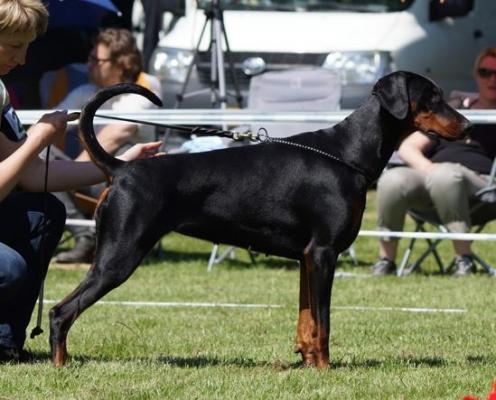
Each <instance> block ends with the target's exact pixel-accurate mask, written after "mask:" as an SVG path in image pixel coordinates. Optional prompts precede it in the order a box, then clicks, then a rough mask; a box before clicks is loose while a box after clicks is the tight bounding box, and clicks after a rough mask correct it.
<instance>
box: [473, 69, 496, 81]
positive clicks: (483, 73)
mask: <svg viewBox="0 0 496 400" xmlns="http://www.w3.org/2000/svg"><path fill="white" fill-rule="evenodd" d="M477 74H478V75H479V76H480V77H481V78H483V79H489V78H490V77H491V76H494V77H496V70H495V69H489V68H478V69H477Z"/></svg>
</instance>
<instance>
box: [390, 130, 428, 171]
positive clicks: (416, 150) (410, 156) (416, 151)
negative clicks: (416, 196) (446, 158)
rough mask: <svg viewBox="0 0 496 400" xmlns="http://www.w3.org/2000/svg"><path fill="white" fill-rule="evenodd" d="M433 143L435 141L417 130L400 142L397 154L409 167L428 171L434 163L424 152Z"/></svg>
mask: <svg viewBox="0 0 496 400" xmlns="http://www.w3.org/2000/svg"><path fill="white" fill-rule="evenodd" d="M434 144H435V141H434V140H433V139H431V138H429V137H427V136H426V135H424V134H423V133H422V132H420V131H417V132H414V133H412V134H411V135H410V136H408V137H407V138H406V139H405V140H403V142H402V143H401V145H400V147H399V149H398V154H399V156H400V157H401V159H402V160H403V161H405V163H407V164H408V165H409V166H410V167H412V168H414V169H417V170H419V171H423V172H429V171H430V170H431V169H432V168H434V167H435V164H434V163H433V162H432V161H431V160H429V159H428V158H427V157H426V156H425V152H426V151H427V150H428V149H429V148H430V147H432V146H433V145H434Z"/></svg>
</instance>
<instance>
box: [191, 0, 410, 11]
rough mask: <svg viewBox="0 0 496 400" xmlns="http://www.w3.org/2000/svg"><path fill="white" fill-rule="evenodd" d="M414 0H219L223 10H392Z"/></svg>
mask: <svg viewBox="0 0 496 400" xmlns="http://www.w3.org/2000/svg"><path fill="white" fill-rule="evenodd" d="M413 2H414V0H375V1H365V0H219V2H218V4H219V5H220V6H221V8H222V9H223V10H258V11H329V10H335V11H356V12H393V11H402V10H405V9H407V8H408V7H410V6H411V5H412V3H413ZM198 4H199V7H200V8H203V9H205V8H209V7H211V5H212V0H198Z"/></svg>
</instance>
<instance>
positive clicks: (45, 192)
mask: <svg viewBox="0 0 496 400" xmlns="http://www.w3.org/2000/svg"><path fill="white" fill-rule="evenodd" d="M50 147H51V146H50V145H48V147H47V149H46V158H45V182H44V185H43V213H44V215H43V223H42V225H41V239H40V242H41V243H40V259H41V263H40V264H41V265H43V263H44V262H45V233H46V226H47V214H48V204H47V196H48V166H49V162H50V161H49V158H50ZM47 268H48V267H47ZM44 297H45V279H43V280H42V281H41V286H40V291H39V294H38V314H37V316H36V326H35V327H34V328H33V329H32V330H31V334H30V335H29V337H30V338H31V339H34V338H35V337H36V336H38V335H41V334H42V333H43V329H41V322H42V320H43V298H44Z"/></svg>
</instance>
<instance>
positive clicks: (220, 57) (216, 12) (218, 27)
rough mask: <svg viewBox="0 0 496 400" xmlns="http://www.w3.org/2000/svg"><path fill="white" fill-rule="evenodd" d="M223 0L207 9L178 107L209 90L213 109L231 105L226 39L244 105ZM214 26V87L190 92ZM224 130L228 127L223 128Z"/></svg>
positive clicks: (211, 48) (235, 85)
mask: <svg viewBox="0 0 496 400" xmlns="http://www.w3.org/2000/svg"><path fill="white" fill-rule="evenodd" d="M219 1H220V0H212V1H211V3H210V7H209V8H207V9H206V10H205V23H204V24H203V27H202V30H201V33H200V37H199V39H198V43H197V45H196V47H195V50H194V53H193V60H192V62H191V64H190V65H189V67H188V70H187V72H186V79H185V80H184V84H183V86H182V88H181V92H180V93H179V94H178V95H177V96H176V103H175V106H174V108H179V106H180V105H181V103H182V102H183V100H184V99H185V98H188V97H192V96H196V95H199V94H201V93H204V92H205V91H210V92H211V102H212V106H213V108H221V109H225V108H226V106H227V95H228V93H227V89H226V75H225V64H224V51H223V49H222V39H224V42H225V44H226V51H225V54H226V57H227V62H228V65H229V71H230V73H231V78H232V82H233V88H234V92H235V95H234V96H235V98H236V102H237V104H238V107H239V108H241V107H242V105H243V97H242V95H241V91H240V90H239V85H238V81H237V79H236V73H235V70H234V64H233V62H232V58H231V49H230V47H229V40H228V38H227V32H226V27H225V25H224V12H223V10H222V8H221V6H220V3H219ZM209 23H210V45H209V51H210V87H209V88H206V89H201V90H197V91H194V92H190V93H186V88H187V86H188V83H189V81H190V78H191V72H192V71H193V68H194V66H195V65H196V66H198V53H199V51H200V45H201V42H202V39H203V35H204V34H205V31H206V28H207V26H208V24H209ZM223 128H224V127H223Z"/></svg>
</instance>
